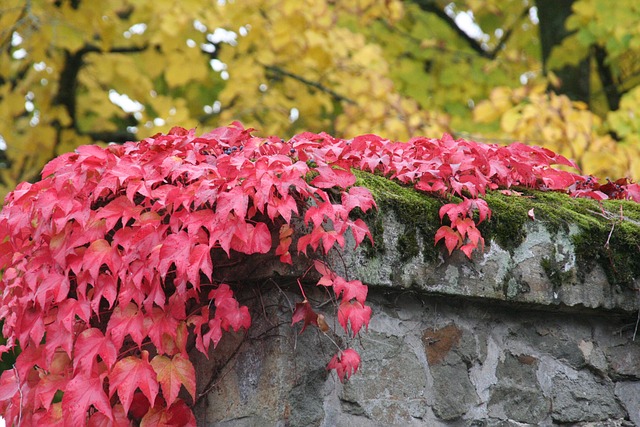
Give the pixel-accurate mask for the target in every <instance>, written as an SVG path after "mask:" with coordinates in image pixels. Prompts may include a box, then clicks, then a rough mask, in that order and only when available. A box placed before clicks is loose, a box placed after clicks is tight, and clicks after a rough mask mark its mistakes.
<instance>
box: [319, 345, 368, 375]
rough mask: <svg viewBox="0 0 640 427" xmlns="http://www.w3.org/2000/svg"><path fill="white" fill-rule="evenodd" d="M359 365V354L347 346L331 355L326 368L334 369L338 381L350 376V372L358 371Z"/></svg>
mask: <svg viewBox="0 0 640 427" xmlns="http://www.w3.org/2000/svg"><path fill="white" fill-rule="evenodd" d="M359 367H360V355H359V354H358V353H357V352H356V351H355V350H353V349H351V348H348V349H346V350H343V351H341V352H339V353H338V354H336V355H335V356H333V358H332V359H331V361H330V362H329V364H328V365H327V369H335V370H336V373H337V374H338V378H339V379H340V381H342V382H344V381H345V380H348V379H349V378H351V375H352V374H355V373H356V372H358V368H359Z"/></svg>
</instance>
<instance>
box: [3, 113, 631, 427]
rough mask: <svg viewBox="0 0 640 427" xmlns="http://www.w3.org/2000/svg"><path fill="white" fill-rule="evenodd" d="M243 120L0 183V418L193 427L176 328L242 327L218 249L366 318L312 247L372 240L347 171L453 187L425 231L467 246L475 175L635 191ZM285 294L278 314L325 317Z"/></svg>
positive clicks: (353, 326)
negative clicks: (281, 268) (3, 357)
mask: <svg viewBox="0 0 640 427" xmlns="http://www.w3.org/2000/svg"><path fill="white" fill-rule="evenodd" d="M251 132H252V129H245V128H244V127H243V126H242V125H240V124H239V123H233V124H232V125H230V126H229V127H223V128H218V129H216V130H214V131H212V132H210V133H208V134H205V135H202V136H199V137H198V136H196V135H195V133H194V131H187V130H185V129H182V128H173V129H172V130H171V131H170V132H169V134H167V135H161V134H158V135H155V136H153V137H150V138H147V139H144V140H142V141H140V142H128V143H126V144H124V145H112V146H109V147H107V148H100V147H97V146H83V147H80V148H78V149H77V150H76V151H75V152H73V153H68V154H64V155H62V156H60V157H58V158H56V159H54V160H53V161H51V162H50V163H49V164H47V165H46V166H45V168H44V170H43V171H42V177H43V178H42V180H41V181H38V182H36V183H34V184H30V183H22V184H20V185H19V186H18V187H17V188H16V189H15V191H13V192H12V193H10V194H9V195H8V197H7V199H6V202H5V205H4V208H3V209H2V212H1V213H0V270H1V271H2V281H1V284H0V291H1V295H0V319H2V321H3V328H2V335H3V336H4V337H5V338H6V343H5V344H4V345H2V346H1V347H0V350H1V351H2V352H4V353H7V352H13V353H14V354H15V355H17V357H16V360H15V364H13V367H12V369H8V370H5V371H4V372H3V373H2V375H1V376H0V412H1V413H2V415H3V417H5V419H6V420H7V422H8V423H10V424H21V423H25V424H33V425H41V426H44V425H59V424H60V423H63V424H65V425H84V424H86V423H89V425H102V424H104V423H112V424H114V425H129V424H130V423H131V422H132V421H133V422H135V423H139V424H140V425H195V418H194V416H193V413H192V411H191V406H190V405H192V404H193V402H194V401H195V399H196V396H195V394H196V376H195V370H194V366H193V364H192V362H191V361H190V359H189V351H188V350H189V348H188V347H189V346H188V344H187V343H188V342H189V340H192V341H193V342H194V346H195V349H196V350H197V351H200V352H202V353H203V354H205V355H208V354H209V353H210V350H212V349H214V348H215V347H216V345H217V344H218V343H219V342H220V340H221V338H222V335H223V332H225V331H230V330H234V331H239V330H243V329H245V330H246V329H248V328H249V327H250V325H251V317H250V314H249V310H248V308H247V307H246V306H243V305H241V304H240V303H239V302H238V301H237V299H236V298H235V297H234V292H233V290H232V287H231V286H230V285H235V286H240V285H241V284H233V283H227V282H225V281H223V280H222V279H220V278H219V276H217V275H216V272H217V270H218V269H220V268H221V267H222V266H223V265H225V263H227V264H228V263H229V259H230V258H231V259H234V260H239V261H242V259H243V258H242V257H246V256H251V255H254V254H265V255H264V256H272V257H273V259H274V260H275V261H279V262H282V263H285V264H292V263H293V262H294V260H295V261H296V262H298V260H305V259H308V263H309V267H308V270H315V272H316V273H317V275H318V277H319V278H320V279H319V281H318V282H317V284H318V286H322V287H326V288H327V289H332V290H333V295H334V296H335V303H336V304H335V306H336V307H337V320H338V323H339V324H340V325H341V327H342V328H343V329H344V332H345V334H346V335H347V336H349V337H354V336H356V335H357V334H358V333H359V332H360V331H361V330H362V328H366V327H367V325H368V324H369V319H370V316H371V309H370V307H368V306H367V305H366V298H367V291H368V289H367V286H366V285H364V284H362V283H361V282H360V281H359V280H347V279H345V278H343V277H341V276H340V275H338V274H336V272H335V271H333V270H332V268H331V266H330V265H328V264H327V263H326V262H324V261H322V257H321V256H320V255H322V254H327V253H329V252H330V251H332V250H337V249H341V248H344V247H345V245H346V244H347V242H348V241H353V242H354V243H355V246H358V245H359V244H361V243H362V242H363V240H364V239H367V238H368V239H370V240H372V236H371V233H370V232H369V229H368V227H367V225H366V224H365V222H364V221H363V220H362V219H361V218H360V217H361V215H359V214H358V215H356V212H366V211H368V210H370V209H372V208H375V206H376V205H375V201H374V200H373V197H372V195H371V193H370V192H369V191H368V190H367V189H366V188H363V187H358V186H355V185H354V184H355V183H356V178H355V175H354V174H353V173H352V170H353V169H359V170H364V171H369V172H372V173H376V174H380V175H383V176H386V177H388V178H390V179H394V180H397V181H399V182H400V183H403V184H406V185H413V186H415V188H416V189H418V190H420V191H426V192H430V193H435V194H438V195H440V196H442V197H443V198H446V197H448V196H450V195H456V196H459V197H460V198H461V200H462V201H461V202H459V203H446V204H444V205H443V206H442V208H441V209H440V218H441V220H442V221H443V224H442V227H441V228H440V229H439V230H438V231H437V233H436V235H435V242H436V243H438V242H439V241H440V240H444V244H445V246H446V248H447V250H448V252H449V253H451V252H452V251H453V250H456V249H459V250H461V251H463V252H464V253H465V254H466V255H467V256H468V257H469V258H471V257H472V255H473V252H474V251H475V250H477V249H479V248H482V246H483V244H484V240H483V238H482V236H481V234H480V232H479V231H478V229H477V228H476V226H477V224H478V223H480V222H482V221H484V220H486V219H489V218H490V216H491V210H490V207H489V206H488V204H487V203H486V202H485V200H484V199H483V197H482V196H483V195H484V194H485V192H486V191H487V190H495V189H503V190H505V189H508V188H510V187H513V186H527V187H532V188H537V189H541V190H555V191H564V192H568V193H569V194H572V195H573V196H576V197H592V198H595V199H599V200H601V199H606V198H609V197H614V198H626V199H633V200H635V201H640V187H639V186H638V184H635V183H631V182H629V181H627V180H619V181H616V182H608V183H606V184H603V185H601V184H599V183H598V182H597V181H596V180H595V179H594V178H591V177H585V176H582V175H579V174H578V173H575V172H569V171H567V170H565V169H566V168H571V167H574V166H575V165H573V163H572V162H571V161H569V160H567V159H566V158H564V157H562V156H560V155H556V154H555V153H553V152H551V151H549V150H546V149H543V148H537V147H530V146H525V145H522V144H514V145H511V146H508V147H502V146H497V145H485V144H479V143H476V142H471V141H464V140H457V141H456V140H453V139H452V138H451V137H449V136H447V135H445V136H444V137H443V138H441V139H429V138H423V137H418V138H414V139H412V140H410V141H408V142H391V141H388V140H385V139H383V138H381V137H379V136H376V135H362V136H358V137H356V138H353V139H349V140H345V139H338V138H334V137H331V136H329V135H327V134H312V133H302V134H299V135H297V136H295V137H293V138H291V139H290V140H289V141H284V140H281V139H279V138H275V137H268V138H261V137H255V136H252V134H251ZM554 165H562V166H563V167H565V169H562V168H556V167H554ZM348 235H351V236H352V240H349V238H347V236H348ZM372 243H373V242H372ZM298 256H299V258H296V257H298ZM301 262H302V261H301ZM300 292H301V299H302V302H299V303H297V304H296V307H295V310H294V312H293V314H292V322H293V323H294V324H295V323H298V322H302V330H304V329H305V328H307V327H308V326H310V325H311V326H317V327H318V328H319V329H320V330H321V331H323V332H326V331H327V330H328V325H327V322H326V321H325V319H324V317H323V315H322V314H319V313H318V312H317V307H313V306H312V304H311V303H310V302H309V300H307V298H306V297H305V294H304V289H303V288H302V286H300ZM347 342H348V340H347ZM359 364H360V357H359V355H358V354H357V352H356V351H355V350H353V349H351V348H349V347H348V345H347V347H345V348H340V349H339V350H338V352H337V354H336V355H335V356H334V357H333V358H332V359H331V360H330V361H329V362H328V369H332V370H335V371H336V373H337V376H338V378H339V379H340V380H346V379H348V378H349V377H350V376H351V375H352V374H353V373H355V372H356V371H357V370H358V367H359Z"/></svg>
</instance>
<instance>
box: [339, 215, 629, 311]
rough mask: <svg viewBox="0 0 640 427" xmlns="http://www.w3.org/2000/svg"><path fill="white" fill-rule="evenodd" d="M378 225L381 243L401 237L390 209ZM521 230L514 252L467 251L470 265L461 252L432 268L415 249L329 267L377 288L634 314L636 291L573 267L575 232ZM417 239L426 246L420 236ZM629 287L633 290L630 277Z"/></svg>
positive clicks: (492, 246) (359, 253) (350, 257)
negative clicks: (407, 254)
mask: <svg viewBox="0 0 640 427" xmlns="http://www.w3.org/2000/svg"><path fill="white" fill-rule="evenodd" d="M383 224H384V226H383V230H384V232H383V240H384V241H385V242H394V241H397V239H398V238H399V236H401V235H402V234H403V230H404V225H402V224H401V223H400V222H399V221H398V219H397V218H396V215H395V214H394V213H393V212H392V211H388V212H385V215H384V219H383ZM524 228H525V234H526V239H524V241H523V243H522V244H521V245H520V246H518V247H516V248H515V249H513V250H505V249H503V248H501V247H500V246H499V245H498V244H497V243H495V242H489V244H488V245H487V247H486V250H485V251H484V252H482V253H480V252H478V251H476V252H474V255H473V259H472V260H468V259H467V258H466V257H465V256H464V254H462V253H460V252H454V253H453V254H452V255H451V256H445V255H444V253H443V254H442V257H441V259H440V260H439V261H438V262H430V261H425V259H424V257H423V256H421V253H422V250H421V251H419V252H418V254H417V255H415V256H413V257H410V258H408V259H407V258H406V257H405V256H403V254H402V253H400V252H399V251H397V250H396V251H392V250H384V251H380V252H375V253H374V254H373V255H372V253H371V251H367V250H365V249H364V248H359V249H358V250H356V251H348V252H347V253H346V254H345V255H343V256H341V257H340V259H341V260H340V262H336V266H342V265H344V266H345V267H346V268H345V269H344V270H345V271H348V272H349V273H350V274H351V275H353V276H354V277H358V278H360V279H361V280H362V281H363V282H366V283H369V284H372V285H376V286H384V287H391V288H415V289H420V290H422V291H424V292H427V293H438V294H445V295H452V296H468V297H480V298H489V299H495V300H500V301H513V302H522V303H529V304H539V305H546V306H555V307H558V306H568V307H585V308H603V309H617V310H623V311H626V312H633V311H637V310H638V309H640V296H639V295H638V293H637V292H635V291H634V290H632V289H629V288H623V287H620V286H613V285H611V284H609V282H608V281H607V276H606V274H605V272H604V270H603V269H602V267H601V266H600V265H599V264H597V263H591V264H590V265H589V267H588V272H586V271H584V270H585V267H581V266H580V265H579V263H578V260H577V258H576V255H575V252H574V251H575V246H574V243H573V239H574V237H575V236H576V235H577V234H578V233H579V229H578V228H577V227H575V226H569V227H568V229H567V230H557V231H555V232H550V231H549V230H548V229H547V228H546V227H545V225H544V223H542V222H539V221H535V222H529V223H526V224H525V226H524ZM416 241H417V242H418V244H419V245H431V244H432V243H431V242H424V241H423V240H422V239H421V238H420V236H416ZM387 247H388V245H385V248H387ZM343 261H344V264H343ZM550 276H551V277H550ZM636 286H640V282H639V281H638V280H637V279H636Z"/></svg>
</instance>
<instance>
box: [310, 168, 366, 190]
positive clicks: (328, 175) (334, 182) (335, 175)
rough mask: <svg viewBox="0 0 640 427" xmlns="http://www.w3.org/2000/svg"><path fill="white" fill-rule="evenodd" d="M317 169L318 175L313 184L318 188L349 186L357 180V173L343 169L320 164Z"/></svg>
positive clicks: (312, 181)
mask: <svg viewBox="0 0 640 427" xmlns="http://www.w3.org/2000/svg"><path fill="white" fill-rule="evenodd" d="M315 171H316V172H318V176H316V177H315V178H314V179H313V180H311V185H314V186H316V187H318V188H332V187H340V188H347V187H349V186H351V185H353V184H355V182H356V177H355V175H354V174H352V173H351V172H350V171H346V170H343V169H335V168H332V167H330V166H320V167H317V168H315Z"/></svg>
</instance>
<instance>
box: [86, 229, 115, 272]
mask: <svg viewBox="0 0 640 427" xmlns="http://www.w3.org/2000/svg"><path fill="white" fill-rule="evenodd" d="M82 262H83V264H84V266H85V267H84V268H85V270H87V271H88V272H89V275H90V276H91V278H92V279H93V280H97V279H98V271H99V270H100V267H101V266H102V265H103V264H105V265H106V266H107V267H109V269H110V270H111V273H114V274H115V273H117V272H118V269H119V267H120V262H119V258H118V256H117V255H116V254H115V253H114V250H113V248H112V247H111V245H110V244H109V242H107V241H106V240H105V239H98V240H95V241H93V242H92V243H91V244H90V245H89V247H88V248H87V250H86V251H85V253H84V258H83V261H82Z"/></svg>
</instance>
